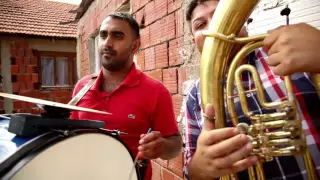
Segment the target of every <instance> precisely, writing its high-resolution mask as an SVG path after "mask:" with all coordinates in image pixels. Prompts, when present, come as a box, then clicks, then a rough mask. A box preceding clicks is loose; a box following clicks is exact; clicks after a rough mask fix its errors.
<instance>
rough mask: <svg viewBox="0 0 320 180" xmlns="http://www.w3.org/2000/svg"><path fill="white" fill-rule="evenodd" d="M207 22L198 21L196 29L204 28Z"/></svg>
mask: <svg viewBox="0 0 320 180" xmlns="http://www.w3.org/2000/svg"><path fill="white" fill-rule="evenodd" d="M204 25H205V23H198V24H197V26H196V29H202V28H204Z"/></svg>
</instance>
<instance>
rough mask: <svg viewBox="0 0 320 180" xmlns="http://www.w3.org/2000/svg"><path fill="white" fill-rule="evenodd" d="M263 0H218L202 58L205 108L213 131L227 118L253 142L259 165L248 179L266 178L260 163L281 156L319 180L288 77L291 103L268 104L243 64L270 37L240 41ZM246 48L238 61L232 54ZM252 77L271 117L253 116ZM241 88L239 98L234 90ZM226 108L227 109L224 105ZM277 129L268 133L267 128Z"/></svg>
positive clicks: (251, 69)
mask: <svg viewBox="0 0 320 180" xmlns="http://www.w3.org/2000/svg"><path fill="white" fill-rule="evenodd" d="M258 3H259V0H220V2H219V4H218V6H217V8H216V10H215V13H214V15H213V18H212V21H211V23H210V25H209V29H208V30H207V31H204V32H203V34H204V35H205V36H206V39H205V42H204V48H203V51H202V57H201V64H200V66H201V71H200V91H201V106H202V109H205V105H206V104H212V105H213V107H214V110H215V118H214V120H210V121H212V123H214V124H215V128H223V127H225V123H226V119H227V117H226V113H225V112H227V115H228V117H229V119H230V120H231V122H232V124H233V126H235V127H238V128H240V129H241V132H242V133H246V134H247V135H248V136H249V137H250V139H251V140H252V143H253V151H252V155H256V156H258V159H259V161H258V163H257V164H256V165H255V166H252V167H250V168H249V169H248V173H249V177H250V179H265V176H264V172H263V168H262V163H264V162H268V161H272V160H273V157H277V156H296V155H301V156H303V159H304V164H305V167H306V170H307V175H308V179H310V180H314V179H316V178H317V173H316V168H315V166H314V165H313V162H312V160H311V154H310V152H309V149H308V147H307V143H306V137H305V134H304V131H303V129H302V124H301V117H300V114H299V112H298V109H297V101H296V99H295V95H294V92H293V87H292V82H291V78H290V76H286V77H284V83H285V86H286V90H287V99H286V100H283V101H280V102H266V100H265V96H264V91H263V86H262V83H261V80H260V77H259V74H258V72H257V70H256V69H255V67H254V66H252V65H250V64H242V60H243V59H244V58H245V57H246V56H247V55H248V54H249V53H251V52H252V51H254V50H255V49H257V48H259V47H262V46H263V39H264V38H265V37H266V36H267V34H263V35H256V36H251V37H244V38H237V37H236V35H237V34H238V33H239V32H240V30H241V28H242V27H243V26H244V24H245V22H246V21H247V19H248V18H249V16H250V14H251V13H252V11H253V10H254V8H255V7H256V5H257V4H258ZM239 43H240V44H242V45H243V46H242V48H241V49H240V50H239V51H238V52H237V53H236V55H235V56H234V57H231V56H230V54H231V52H232V51H233V50H234V47H235V44H239ZM245 71H247V72H249V73H251V75H252V77H253V80H254V83H255V89H254V90H250V92H253V91H254V92H255V93H256V94H257V98H258V101H259V103H260V105H261V106H262V107H263V108H264V109H276V110H278V111H277V112H275V113H271V114H253V113H252V112H250V110H249V108H248V104H247V99H246V93H248V91H246V90H245V88H244V86H243V85H242V83H241V74H242V73H243V72H245ZM312 78H313V82H314V83H315V86H316V89H317V92H318V94H320V93H319V92H320V88H319V87H320V78H319V75H318V74H313V75H312ZM234 88H237V91H238V95H237V96H235V95H234V93H233V91H234ZM235 97H238V98H239V100H240V104H241V108H242V111H243V113H244V115H245V116H246V117H247V118H248V119H249V120H250V121H251V125H250V126H249V125H247V124H244V123H239V121H238V118H237V114H236V110H235V104H234V98H235ZM225 104H226V106H225ZM274 128H277V131H274V130H273V131H272V132H269V131H267V130H268V129H274ZM236 178H237V176H236V174H231V175H227V176H225V177H222V179H236Z"/></svg>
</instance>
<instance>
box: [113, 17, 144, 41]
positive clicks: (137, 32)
mask: <svg viewBox="0 0 320 180" xmlns="http://www.w3.org/2000/svg"><path fill="white" fill-rule="evenodd" d="M109 16H110V17H112V18H115V19H121V20H124V21H127V22H128V23H129V25H130V27H131V28H132V30H133V31H134V32H135V35H136V37H137V38H140V28H139V24H138V22H137V21H136V20H135V19H134V18H133V17H132V16H131V15H130V14H128V13H123V12H115V13H111V14H109V15H108V16H107V17H109Z"/></svg>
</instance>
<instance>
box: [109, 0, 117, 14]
mask: <svg viewBox="0 0 320 180" xmlns="http://www.w3.org/2000/svg"><path fill="white" fill-rule="evenodd" d="M116 5H117V4H116V1H115V0H111V1H110V2H109V4H108V11H109V12H114V11H115V10H116V8H117V7H116Z"/></svg>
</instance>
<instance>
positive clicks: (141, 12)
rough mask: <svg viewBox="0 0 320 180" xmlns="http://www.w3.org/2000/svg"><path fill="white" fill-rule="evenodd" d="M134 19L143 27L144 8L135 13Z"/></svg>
mask: <svg viewBox="0 0 320 180" xmlns="http://www.w3.org/2000/svg"><path fill="white" fill-rule="evenodd" d="M135 16H136V17H135V19H136V20H137V22H138V24H139V26H140V27H144V24H145V23H144V18H145V15H144V8H142V9H140V10H139V11H138V12H137V13H136V14H135Z"/></svg>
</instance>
